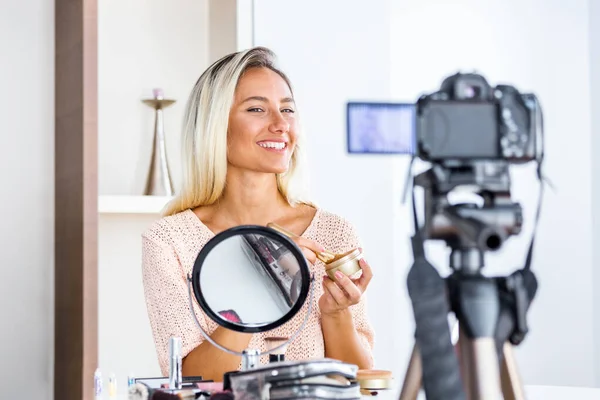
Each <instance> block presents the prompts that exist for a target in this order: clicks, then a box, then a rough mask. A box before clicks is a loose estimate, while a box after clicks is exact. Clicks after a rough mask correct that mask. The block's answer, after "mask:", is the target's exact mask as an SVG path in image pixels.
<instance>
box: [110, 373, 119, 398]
mask: <svg viewBox="0 0 600 400" xmlns="http://www.w3.org/2000/svg"><path fill="white" fill-rule="evenodd" d="M116 397H117V377H116V376H115V374H114V373H111V374H110V376H109V377H108V398H109V399H115V398H116Z"/></svg>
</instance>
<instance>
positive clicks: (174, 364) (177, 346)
mask: <svg viewBox="0 0 600 400" xmlns="http://www.w3.org/2000/svg"><path fill="white" fill-rule="evenodd" d="M181 347H182V345H181V338H178V337H172V338H170V339H169V389H181V387H182V381H183V380H182V377H181Z"/></svg>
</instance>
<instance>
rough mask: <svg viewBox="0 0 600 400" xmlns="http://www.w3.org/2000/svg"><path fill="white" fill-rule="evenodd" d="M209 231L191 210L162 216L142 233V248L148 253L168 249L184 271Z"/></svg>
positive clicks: (206, 239)
mask: <svg viewBox="0 0 600 400" xmlns="http://www.w3.org/2000/svg"><path fill="white" fill-rule="evenodd" d="M210 238H211V232H210V231H209V230H208V229H207V228H206V227H205V226H204V224H203V223H202V222H201V221H200V219H198V217H197V216H196V215H195V214H194V213H193V212H192V211H191V210H184V211H181V212H179V213H177V214H173V215H169V216H165V217H162V218H160V219H158V220H156V221H154V222H152V223H151V224H150V225H149V226H148V228H147V229H146V230H145V231H144V232H143V233H142V248H143V250H144V251H147V252H148V253H149V254H152V253H154V252H155V251H158V250H160V251H168V252H170V253H171V254H174V255H176V257H177V258H178V260H179V262H180V263H181V264H182V265H183V267H184V271H187V270H190V269H191V268H192V266H193V264H194V260H195V259H196V257H197V256H198V253H199V252H200V250H201V249H202V247H203V246H204V245H205V244H206V242H208V241H209V240H210Z"/></svg>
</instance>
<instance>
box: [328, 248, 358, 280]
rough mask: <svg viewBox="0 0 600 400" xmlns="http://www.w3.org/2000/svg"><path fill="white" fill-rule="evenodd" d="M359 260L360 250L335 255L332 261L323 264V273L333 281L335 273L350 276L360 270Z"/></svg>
mask: <svg viewBox="0 0 600 400" xmlns="http://www.w3.org/2000/svg"><path fill="white" fill-rule="evenodd" d="M361 258H362V251H361V250H360V249H354V250H350V251H349V252H347V253H345V254H339V255H336V256H335V258H334V259H333V260H331V261H330V262H329V263H327V264H325V272H326V273H327V275H328V276H329V277H330V278H331V279H332V280H334V281H335V273H336V271H341V272H342V273H343V274H344V275H346V276H352V275H354V274H355V273H357V272H358V271H360V270H361V269H362V268H361V267H360V264H359V261H360V259H361Z"/></svg>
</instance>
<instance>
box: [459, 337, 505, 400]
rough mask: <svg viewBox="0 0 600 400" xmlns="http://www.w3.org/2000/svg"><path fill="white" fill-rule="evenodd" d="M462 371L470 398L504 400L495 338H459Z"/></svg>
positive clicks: (471, 399) (468, 397)
mask: <svg viewBox="0 0 600 400" xmlns="http://www.w3.org/2000/svg"><path fill="white" fill-rule="evenodd" d="M459 343H460V349H461V366H462V368H461V372H462V376H463V379H464V383H465V388H466V391H467V399H468V400H502V390H501V385H500V368H499V365H498V354H497V353H496V344H495V341H494V338H488V337H483V338H477V339H467V336H466V335H461V336H460V338H459Z"/></svg>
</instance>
